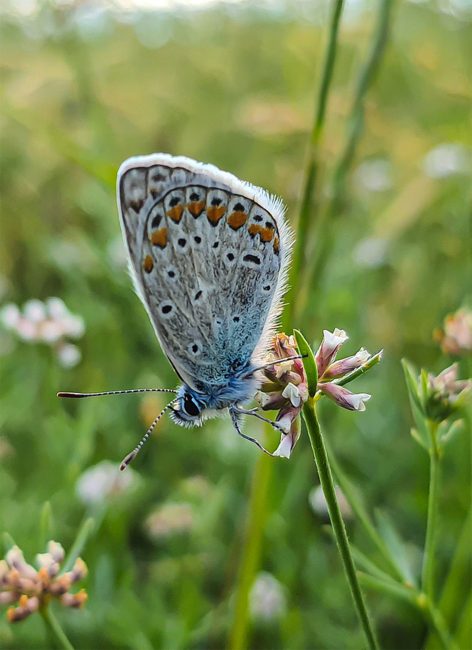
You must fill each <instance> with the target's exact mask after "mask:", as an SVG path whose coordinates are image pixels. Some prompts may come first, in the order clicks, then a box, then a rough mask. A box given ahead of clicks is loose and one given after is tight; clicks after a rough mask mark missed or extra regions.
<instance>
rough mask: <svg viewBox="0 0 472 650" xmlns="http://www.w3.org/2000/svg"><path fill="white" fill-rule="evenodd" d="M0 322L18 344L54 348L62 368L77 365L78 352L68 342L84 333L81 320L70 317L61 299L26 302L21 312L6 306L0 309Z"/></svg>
mask: <svg viewBox="0 0 472 650" xmlns="http://www.w3.org/2000/svg"><path fill="white" fill-rule="evenodd" d="M0 323H1V324H2V325H3V326H4V327H5V328H6V329H7V330H9V331H11V332H13V333H14V334H15V335H16V336H17V337H18V338H19V339H20V340H21V341H25V342H28V343H44V344H45V345H48V346H50V347H51V348H53V350H54V351H55V353H56V355H57V359H58V361H59V363H60V365H61V366H63V367H64V368H71V367H73V366H75V365H77V364H78V363H79V361H80V359H81V353H80V349H79V348H78V347H77V346H76V345H73V344H72V343H70V342H69V339H79V338H81V337H82V336H83V334H84V331H85V325H84V321H83V319H82V318H81V317H80V316H77V315H75V314H72V313H71V312H70V311H69V310H68V308H67V307H66V305H65V304H64V302H63V301H62V300H61V299H60V298H48V299H47V300H46V301H45V302H42V301H41V300H37V299H32V300H28V301H27V302H26V303H25V304H24V305H23V309H22V310H20V308H19V307H18V306H17V305H15V304H13V303H8V304H6V305H4V306H3V307H2V309H1V310H0Z"/></svg>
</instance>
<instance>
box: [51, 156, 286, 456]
mask: <svg viewBox="0 0 472 650" xmlns="http://www.w3.org/2000/svg"><path fill="white" fill-rule="evenodd" d="M117 201H118V209H119V214H120V223H121V229H122V232H123V238H124V241H125V244H126V247H127V250H128V253H129V262H130V270H131V275H132V278H133V281H134V286H135V289H136V292H137V293H138V295H139V297H140V298H141V300H142V302H143V304H144V307H145V308H146V311H147V312H148V315H149V318H150V320H151V323H152V325H153V327H154V330H155V332H156V335H157V338H158V340H159V342H160V344H161V347H162V349H163V351H164V352H165V354H166V356H167V358H168V359H169V362H170V363H171V364H172V366H173V368H174V370H175V372H176V373H177V375H178V376H179V378H180V379H181V381H182V385H181V386H180V387H179V388H178V389H177V390H176V391H173V390H170V389H132V390H129V391H107V392H105V393H59V395H60V396H61V397H85V396H98V395H114V394H118V393H130V392H146V391H166V392H174V393H175V397H174V399H173V400H172V401H171V402H170V403H169V404H168V405H167V406H166V407H165V408H164V410H163V411H162V412H161V413H160V414H159V416H158V417H157V418H156V419H155V421H154V422H153V424H152V425H151V427H150V428H149V429H148V431H147V432H146V434H145V436H144V437H143V439H142V440H141V441H140V443H139V444H138V446H137V447H136V448H135V449H134V450H133V451H132V452H131V453H130V454H128V456H127V457H126V458H125V459H124V461H123V463H122V465H121V467H122V468H124V467H126V465H127V464H128V463H129V462H130V461H131V460H132V459H133V458H134V457H135V456H136V454H137V453H138V451H139V450H140V448H141V447H142V445H143V443H144V442H145V440H146V439H147V438H148V437H149V435H150V433H151V431H152V429H153V428H154V426H155V425H156V423H157V421H158V420H159V419H160V417H161V416H162V414H163V413H164V412H165V411H166V410H167V409H169V410H170V413H171V417H172V419H173V420H174V421H175V422H176V423H177V424H179V425H181V426H200V425H201V424H202V422H203V421H204V420H205V419H207V418H211V417H215V416H216V415H219V414H221V413H224V412H227V413H229V415H230V417H231V419H232V422H233V424H234V426H235V428H236V430H237V432H238V433H239V434H240V435H241V436H242V437H244V438H246V439H248V440H251V442H254V443H255V444H257V445H258V446H259V447H261V448H262V449H263V450H264V451H266V450H265V449H264V448H263V447H262V446H261V445H260V443H259V442H258V441H257V440H255V439H254V438H250V437H249V436H246V435H245V434H243V433H242V432H241V429H240V420H241V416H242V415H254V416H255V417H258V418H259V419H262V420H266V419H265V418H264V417H262V416H261V415H259V414H258V413H257V412H256V409H252V410H246V409H244V408H243V404H244V403H246V402H248V401H249V400H250V399H251V398H252V397H253V396H254V393H255V392H256V390H257V389H258V387H259V385H260V380H259V379H258V377H257V371H258V370H259V369H261V368H263V367H264V356H265V354H266V352H267V350H268V348H269V346H270V340H271V337H272V335H273V333H274V329H275V327H276V323H277V317H278V315H279V314H280V311H281V299H282V296H283V293H284V290H285V287H286V281H287V272H288V267H289V262H290V250H291V245H292V240H293V237H292V234H291V231H290V229H289V226H288V225H287V223H286V221H285V220H284V206H283V203H282V201H281V200H280V199H278V198H276V197H274V196H271V195H269V194H268V193H267V192H266V191H265V190H263V189H261V188H259V187H255V186H254V185H251V184H250V183H247V182H244V181H241V180H239V179H238V178H236V177H235V176H233V175H232V174H230V173H228V172H224V171H221V170H220V169H218V168H217V167H215V166H213V165H207V164H203V163H200V162H197V161H195V160H192V159H190V158H186V157H183V156H178V157H174V156H170V155H168V154H152V155H150V156H137V157H133V158H130V159H128V160H126V161H125V162H124V163H123V164H122V165H121V167H120V169H119V171H118V179H117ZM266 365H268V364H267V363H266ZM271 424H273V426H276V427H277V424H276V423H272V422H271Z"/></svg>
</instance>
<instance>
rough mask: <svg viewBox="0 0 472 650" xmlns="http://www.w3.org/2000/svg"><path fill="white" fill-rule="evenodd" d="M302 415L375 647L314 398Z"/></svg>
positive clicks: (359, 607) (362, 619)
mask: <svg viewBox="0 0 472 650" xmlns="http://www.w3.org/2000/svg"><path fill="white" fill-rule="evenodd" d="M303 418H304V420H305V424H306V427H307V431H308V437H309V438H310V443H311V448H312V450H313V455H314V457H315V464H316V467H317V470H318V476H319V478H320V483H321V487H322V489H323V493H324V496H325V499H326V503H327V506H328V512H329V517H330V520H331V525H332V527H333V533H334V536H335V538H336V543H337V545H338V549H339V553H340V555H341V558H342V561H343V564H344V570H345V572H346V577H347V581H348V583H349V587H350V589H351V592H352V597H353V599H354V604H355V607H356V611H357V614H358V617H359V620H360V623H361V625H362V628H363V630H364V634H365V636H366V640H367V644H368V647H369V648H371V649H376V648H378V644H377V640H376V637H375V634H374V630H373V628H372V625H371V622H370V619H369V615H368V612H367V607H366V604H365V601H364V597H363V595H362V591H361V588H360V586H359V581H358V579H357V573H356V568H355V566H354V561H353V559H352V555H351V549H350V548H349V541H348V538H347V532H346V528H345V526H344V521H343V518H342V515H341V511H340V509H339V505H338V501H337V498H336V492H335V489H334V482H333V477H332V474H331V468H330V465H329V460H328V455H327V453H326V447H325V444H324V440H323V435H322V433H321V429H320V426H319V423H318V418H317V417H316V411H315V405H314V401H313V399H309V400H308V401H307V402H305V405H304V407H303Z"/></svg>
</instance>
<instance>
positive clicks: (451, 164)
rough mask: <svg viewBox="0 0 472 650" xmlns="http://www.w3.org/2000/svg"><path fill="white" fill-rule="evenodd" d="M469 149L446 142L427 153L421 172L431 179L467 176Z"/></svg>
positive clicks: (469, 159) (469, 163)
mask: <svg viewBox="0 0 472 650" xmlns="http://www.w3.org/2000/svg"><path fill="white" fill-rule="evenodd" d="M471 163H472V156H471V151H470V149H468V148H466V147H465V146H464V145H462V144H459V143H455V142H446V143H443V144H440V145H438V146H437V147H434V149H431V150H430V151H428V153H427V154H426V156H425V157H424V158H423V171H424V173H425V174H426V175H427V176H430V177H431V178H447V177H448V176H454V175H456V174H467V173H468V172H469V171H470V169H471Z"/></svg>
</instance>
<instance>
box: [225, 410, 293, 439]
mask: <svg viewBox="0 0 472 650" xmlns="http://www.w3.org/2000/svg"><path fill="white" fill-rule="evenodd" d="M236 413H241V415H252V416H254V417H255V418H257V419H258V420H262V422H265V423H266V424H270V425H271V427H273V428H274V429H277V431H280V433H283V435H284V436H286V435H287V432H286V431H285V429H282V427H281V426H280V425H279V424H278V423H277V422H274V420H269V418H265V417H264V416H263V415H259V413H257V409H242V408H239V407H237V408H236Z"/></svg>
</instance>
